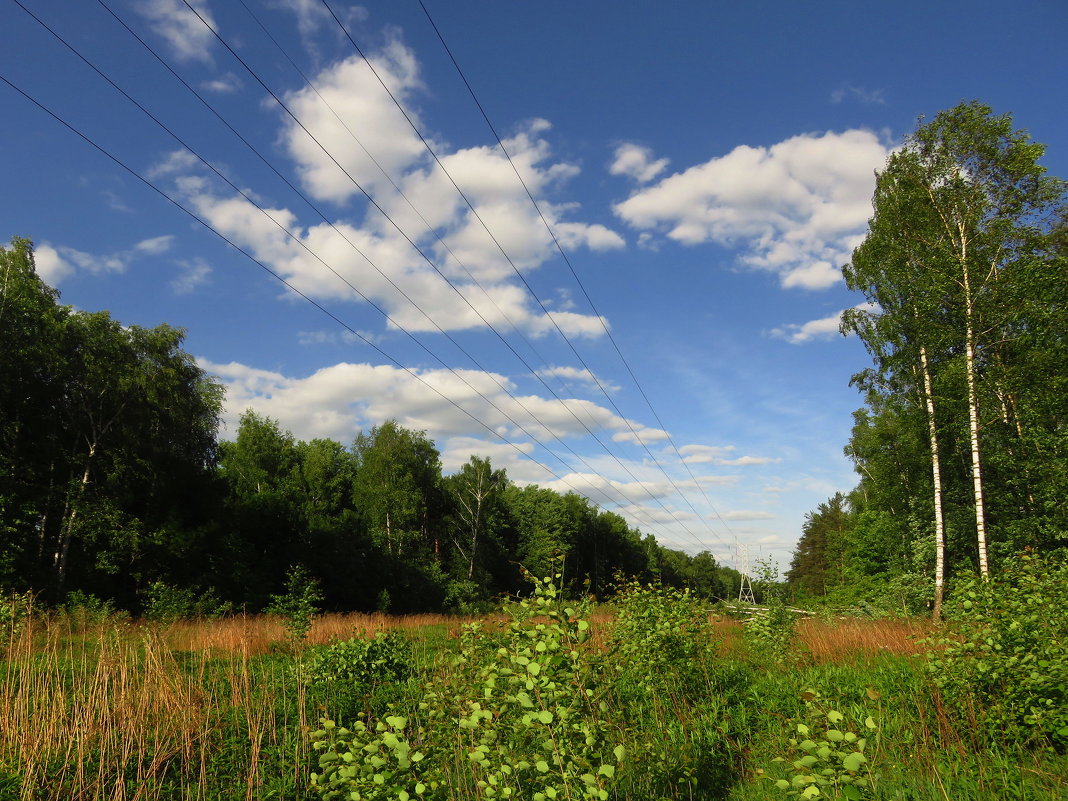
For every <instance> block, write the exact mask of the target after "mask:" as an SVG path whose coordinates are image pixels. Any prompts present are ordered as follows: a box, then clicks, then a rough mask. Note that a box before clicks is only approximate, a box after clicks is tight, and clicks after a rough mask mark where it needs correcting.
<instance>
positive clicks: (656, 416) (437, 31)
mask: <svg viewBox="0 0 1068 801" xmlns="http://www.w3.org/2000/svg"><path fill="white" fill-rule="evenodd" d="M326 1H327V0H322V2H323V3H324V4H325V3H326ZM418 1H419V6H420V8H422V10H423V14H424V15H425V16H426V18H427V21H428V22H429V23H430V27H431V28H433V30H434V33H435V34H436V35H437V37H438V41H440V42H441V46H442V48H444V50H445V53H446V54H447V55H448V57H449V60H450V61H451V62H452V65H453V67H455V68H456V72H457V74H458V75H459V76H460V80H461V81H463V84H464V86H465V87H467V91H468V93H469V94H470V95H471V99H472V100H473V101H474V103H475V106H477V107H478V110H479V113H480V114H481V115H482V119H483V120H485V121H486V125H487V126H488V127H489V129H490V132H491V133H492V134H493V137H494V139H496V140H497V144H498V145H499V146H500V148H501V152H502V153H504V156H505V158H507V159H508V163H509V164H510V165H511V166H512V171H513V172H514V173H515V176H516V178H517V179H519V183H520V184H522V186H523V190H524V191H525V192H526V195H527V197H528V198H529V199H530V202H531V204H532V205H533V206H534V208H535V210H536V211H537V213H538V217H539V219H540V220H541V222H542V224H543V225H544V226H545V229H546V231H548V232H549V236H550V237H552V240H553V244H555V245H556V249H557V250H558V251H559V252H560V255H561V256H562V257H563V259H564V262H565V263H566V264H567V267H568V270H570V272H571V275H572V276H573V277H574V279H575V283H576V284H577V285H578V287H579V289H580V290H581V291H582V295H583V297H585V298H586V302H587V303H589V305H590V309H591V310H592V311H593V313H594V316H596V317H597V319H598V320H600V321H601V324H602V326H603V327H604V332H605V334H606V335H607V336H608V341H609V342H611V343H612V347H613V348H614V349H615V351H616V354H617V355H618V356H619V360H620V361H621V362H622V363H623V366H624V367H625V368H626V370H627V373H628V374H629V375H630V377H631V380H632V381H633V382H634V386H635V387H637V389H638V392H639V393H640V394H641V396H642V398H643V399H644V400H645V404H646V406H648V407H649V411H650V412H651V413H652V415H653V418H654V419H655V420H656V423H657V425H658V426H660V430H661V431H664V432H665V433H667V434H668V442H670V443H671V447H672V449H673V450H674V451H675V455H676V456H677V457H678V458H679V461H680V462H681V463H682V465H683V466H684V467H685V468H686V472H687V473H688V474H689V476H690V479H691V480H692V481H693V482H694V484H695V485H696V486H697V487H698V489H699V490H700V491H701V494H702V495H703V496H704V499H705V502H706V503H707V504H708V507H709V508H710V509H711V510H712V512H713V514H714V515H715V517H716V518H717V519H718V520H719V521H720V523H722V524H723V527H724V528H726V529H727V531H728V532H729V533H730V534H731V535H732V536H733V537H734V540H735V543H736V544H737V540H738V535H737V534H735V533H734V531H733V530H732V529H731V527H730V525H729V524H728V523H727V521H726V520H724V519H723V516H722V515H721V514H720V513H719V510H718V509H717V508H716V505H715V504H714V503H712V499H711V498H709V496H708V493H707V492H705V489H704V487H703V486H702V485H701V483H700V482H699V481H698V480H697V477H696V476H695V475H694V473H693V470H692V469H690V465H689V462H687V461H686V459H685V458H684V457H683V455H682V453H681V451H680V450H679V448H678V446H677V445H676V444H675V440H674V438H673V437H672V436H671V434H670V432H669V431H668V429H667V428H666V427H665V426H664V423H663V421H662V420H661V419H660V415H659V414H658V413H657V411H656V409H655V408H654V407H653V403H652V401H651V400H650V399H649V396H648V395H647V394H646V392H645V389H644V388H643V387H642V384H641V382H640V381H639V380H638V376H637V375H636V374H635V372H634V370H633V368H632V367H631V365H630V362H628V361H627V358H626V357H625V356H624V355H623V351H622V349H621V348H620V347H619V343H618V342H617V341H616V338H615V337H614V336H612V332H611V330H610V329H609V328H608V326H607V325H604V317H603V316H602V315H601V313H600V312H599V311H598V309H597V306H596V305H595V304H594V302H593V298H591V297H590V294H589V292H587V291H586V287H585V285H584V284H583V283H582V279H580V278H579V275H578V272H577V271H576V270H575V266H574V265H573V264H572V262H571V259H570V257H569V256H568V255H567V252H566V251H565V250H564V248H563V246H562V245H561V244H560V240H559V238H558V237H557V236H556V234H555V232H554V231H553V230H552V226H550V225H549V221H548V220H547V219H546V218H545V215H544V214H543V213H542V210H541V206H540V205H539V204H538V201H537V200H536V199H535V198H534V195H533V193H532V192H531V191H530V188H529V187H528V186H527V183H526V181H525V180H523V176H522V174H521V173H520V172H519V170H518V169H517V168H516V166H515V162H514V161H513V160H512V156H511V154H510V153H509V152H508V148H507V147H506V146H505V144H504V141H503V140H502V139H501V136H500V134H498V132H497V129H496V127H495V126H494V125H493V122H492V121H491V120H490V118H489V114H487V113H486V109H485V108H484V107H483V105H482V103H481V101H479V99H478V95H477V94H476V93H475V89H474V87H473V86H472V85H471V82H470V81H469V80H468V79H467V75H466V74H465V73H464V71H463V69H462V68H461V67H460V63H459V62H458V61H457V60H456V57H455V56H454V55H453V52H452V50H451V49H450V48H449V45H448V43H447V42H446V41H445V37H444V35H443V34H442V33H441V30H440V29H439V28H438V26H437V23H436V22H434V18H433V17H432V16H431V15H430V11H429V9H427V7H426V3H424V2H423V0H418ZM335 19H337V18H336V17H335ZM620 416H622V415H620ZM635 436H637V434H635ZM646 450H648V449H646ZM650 455H651V454H650ZM654 458H655V457H654ZM661 469H663V468H661ZM665 475H666V471H665ZM676 489H677V488H676ZM680 494H681V493H680ZM690 508H691V509H693V505H692V504H691V505H690ZM693 511H694V512H696V511H697V510H696V509H693Z"/></svg>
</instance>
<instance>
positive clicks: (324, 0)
mask: <svg viewBox="0 0 1068 801" xmlns="http://www.w3.org/2000/svg"><path fill="white" fill-rule="evenodd" d="M183 1H184V2H185V4H186V5H187V6H188V7H189V8H190V9H191V10H193V11H194V13H195V9H193V7H192V6H191V5H190V3H189V0H183ZM321 2H322V4H323V6H324V7H325V8H326V9H327V11H328V12H329V13H330V16H331V17H332V18H333V19H334V21H335V23H336V24H337V25H338V27H339V28H340V29H341V31H342V32H343V33H344V35H345V37H346V38H347V39H348V40H349V42H350V43H351V44H352V46H353V48H354V49H355V50H356V52H357V53H358V54H359V55H360V56H361V57H362V58H363V60H364V63H365V64H366V65H367V66H368V68H369V69H370V70H371V72H372V73H373V74H374V75H375V77H376V78H377V80H378V82H379V83H380V84H381V85H382V88H383V89H385V91H386V93H387V94H388V95H389V96H390V98H391V99H392V100H393V102H394V104H396V106H397V108H398V109H400V111H401V113H402V114H403V115H404V118H405V119H406V120H407V122H408V124H409V125H410V126H411V128H412V130H413V131H414V132H415V133H416V135H417V136H418V137H419V139H420V141H421V142H422V143H423V146H424V147H425V148H426V149H427V152H429V153H430V155H431V156H432V157H433V159H434V162H435V163H436V164H437V166H438V167H439V168H440V169H441V171H442V172H443V173H444V174H445V175H446V177H448V179H449V181H450V182H451V183H452V185H453V187H454V188H455V189H456V191H457V192H458V193H459V195H460V197H461V198H463V200H464V202H465V203H466V204H467V206H468V208H469V209H470V210H471V213H472V215H473V216H474V217H475V219H476V220H478V222H479V223H480V224H481V225H482V227H483V228H484V229H485V231H486V233H487V234H488V235H489V237H490V239H492V240H493V242H494V244H496V246H497V248H498V249H499V250H500V252H501V254H502V255H503V256H504V258H505V260H506V261H507V262H508V264H509V265H510V266H511V268H512V270H513V271H514V272H515V273H516V275H517V276H518V277H519V279H520V281H522V283H523V285H524V286H525V287H526V289H527V291H528V292H530V294H531V296H532V297H533V298H534V300H535V301H536V302H537V304H538V305H539V306H540V307H541V309H542V311H543V312H544V313H545V315H546V317H547V318H548V319H549V320H550V322H552V323H553V326H554V327H555V328H556V330H557V332H558V333H559V334H560V336H561V338H563V340H564V341H565V342H566V343H567V345H568V347H569V348H570V350H571V352H572V353H573V354H574V355H575V358H577V359H578V360H579V362H580V363H581V364H582V366H583V367H584V368H585V369H586V371H587V372H588V373H589V375H590V376H591V378H592V379H593V381H594V383H595V384H596V385H597V387H598V388H599V389H600V390H601V392H602V393H603V394H604V396H605V398H606V399H607V400H608V402H609V404H610V405H611V406H612V408H613V409H614V410H615V412H616V414H617V415H618V416H619V417H620V418H621V419H622V420H624V422H625V423H626V424H627V426H628V428H629V429H630V432H631V435H632V436H633V437H634V439H635V441H636V442H637V443H638V444H639V445H640V446H641V447H642V449H643V450H644V451H645V452H646V454H647V455H648V456H649V458H650V459H651V460H652V461H653V463H654V464H656V466H657V467H658V468H659V469H660V471H661V473H663V474H664V477H665V478H667V480H668V482H669V483H670V484H671V486H672V487H673V488H674V489H675V491H676V492H677V493H678V494H679V496H680V497H681V498H682V499H683V500H684V501H685V502H686V503H687V505H688V506H689V507H690V509H691V510H692V511H693V512H694V514H695V515H697V517H699V518H700V519H702V520H704V519H705V518H704V515H702V514H701V513H700V512H699V511H698V510H697V509H696V508H695V507H694V505H693V503H692V502H691V501H690V500H689V497H688V496H687V495H686V493H684V492H683V491H682V489H681V488H680V487H679V486H678V484H677V483H676V482H675V480H674V479H673V478H672V477H671V475H670V474H669V473H668V472H667V470H666V468H665V467H664V466H663V464H662V463H661V462H660V460H659V459H657V457H656V455H655V454H654V453H653V452H652V450H651V449H650V448H649V446H648V445H647V444H646V442H645V441H644V440H643V439H642V438H641V436H640V435H639V434H638V432H637V431H636V430H635V429H634V426H633V425H631V423H630V421H629V419H628V418H627V417H626V416H625V415H624V414H623V412H622V411H621V410H620V409H619V406H618V405H617V404H616V402H615V400H614V399H613V398H612V397H611V395H610V394H609V392H608V391H607V389H606V388H605V387H604V386H603V384H602V383H601V381H600V379H599V378H597V375H596V373H594V371H593V370H592V369H591V368H590V367H589V365H588V364H587V363H586V361H585V359H584V358H583V357H582V355H581V354H580V353H579V351H578V349H577V348H576V347H575V345H574V343H573V342H572V341H571V339H570V338H569V337H568V336H567V334H566V333H564V331H563V330H562V329H561V328H560V326H559V324H558V323H557V322H556V320H555V319H554V318H553V317H552V314H551V313H550V312H549V310H548V309H547V308H546V307H545V305H544V303H543V302H542V301H541V299H540V298H539V297H538V295H537V293H535V292H534V290H533V288H532V287H531V286H530V284H529V282H528V281H527V280H526V277H525V276H524V275H523V274H522V272H520V270H519V269H518V267H516V265H515V263H514V262H513V261H512V259H511V257H510V256H509V255H508V253H507V252H506V251H505V250H504V248H503V247H502V246H501V244H500V242H499V241H498V240H497V238H496V237H495V236H494V234H493V232H492V231H491V230H490V228H489V226H488V225H487V224H486V222H485V221H484V220H483V219H482V217H481V215H480V214H479V213H478V211H477V209H476V208H475V206H474V204H473V203H472V202H471V200H470V199H469V198H468V197H467V195H466V194H465V193H464V191H463V190H462V189H461V188H460V187H459V185H458V184H457V183H456V181H455V179H454V178H453V177H452V175H451V174H450V173H449V171H448V169H447V168H446V167H445V165H444V164H443V163H442V162H441V159H440V158H439V157H438V155H437V153H436V152H435V151H434V149H433V147H431V145H430V143H429V142H428V141H427V139H426V137H425V136H424V135H423V134H422V132H421V131H420V130H419V127H418V126H417V125H416V124H415V122H414V120H412V118H411V116H410V115H409V114H408V112H407V110H406V109H405V108H404V106H403V104H402V103H401V102H400V101H399V100H398V99H397V97H396V96H395V95H394V94H393V92H392V90H390V88H389V86H388V85H387V84H386V82H385V81H384V80H383V79H382V76H381V75H379V73H378V71H377V70H376V69H375V67H374V65H373V64H372V63H371V61H370V59H368V58H367V56H366V54H365V53H364V51H363V49H362V48H361V47H360V45H359V44H358V43H357V42H356V40H355V39H354V38H353V36H352V34H351V32H350V31H349V30H348V28H347V26H345V24H344V23H343V22H342V21H341V19H340V18H339V17H338V16H337V14H336V13H334V10H333V8H332V7H331V6H330V3H329V2H328V0H321ZM424 11H426V9H425V6H424ZM198 16H199V15H198ZM427 17H428V19H430V17H429V13H428V14H427ZM431 24H433V20H432V19H431ZM435 30H437V28H436V26H435ZM439 38H441V36H440V32H439ZM442 44H443V45H444V44H445V43H444V39H443V38H442ZM446 50H447V51H448V48H447V46H446ZM449 55H450V58H451V52H450V53H449ZM453 63H454V64H456V62H455V59H453ZM456 66H457V70H459V66H458V65H456ZM461 77H463V73H462V71H461ZM464 82H465V84H467V86H468V89H469V90H471V87H470V84H469V83H467V80H466V78H464ZM471 93H472V97H475V95H474V92H473V90H471ZM475 102H476V104H477V103H478V100H477V97H475ZM478 105H479V109H480V110H482V106H481V104H478ZM483 116H484V118H485V119H486V122H487V123H488V124H489V125H490V129H491V131H493V134H494V136H495V138H496V139H497V142H498V144H499V145H500V147H501V149H502V151H503V152H504V154H505V157H506V158H507V159H508V162H509V164H510V165H511V166H512V169H513V170H514V171H515V173H516V175H517V176H518V177H519V179H520V182H521V183H522V185H523V188H524V190H525V191H526V193H527V196H528V197H529V198H530V200H531V202H532V203H533V204H534V207H535V209H536V210H537V213H538V216H539V217H540V219H541V221H542V223H543V224H544V225H545V228H546V230H547V231H548V233H549V236H550V237H551V239H552V241H553V242H554V244H555V245H556V247H557V249H558V250H559V251H560V253H561V255H563V257H564V260H565V262H566V263H567V264H568V267H569V268H570V270H571V273H572V275H573V276H574V277H575V280H576V282H578V284H579V287H580V289H582V292H583V294H584V295H585V296H586V299H587V301H588V302H589V303H590V307H591V309H593V311H594V314H595V315H596V316H597V318H598V319H599V320H600V322H601V325H602V327H603V328H604V330H605V332H606V333H608V336H609V339H610V341H611V342H612V344H613V345H614V347H615V349H616V351H617V352H618V353H619V356H620V358H621V359H623V355H622V352H621V351H620V350H619V346H618V344H617V343H616V342H615V338H614V337H612V335H611V332H610V331H609V329H608V325H607V324H606V323H605V319H604V317H603V316H601V315H600V314H599V312H597V310H596V307H595V306H594V305H593V302H592V300H591V299H590V297H589V295H588V293H587V292H586V289H585V287H584V286H583V285H582V283H581V281H579V279H578V275H577V273H576V272H575V269H574V267H573V266H572V264H571V261H570V259H569V258H568V256H567V254H566V252H565V251H564V250H563V247H562V246H561V245H560V242H559V239H558V238H557V236H556V234H555V232H554V231H553V230H552V227H551V226H550V225H549V223H548V221H547V220H546V219H545V215H544V213H543V212H542V210H541V207H540V206H539V205H538V203H537V201H536V200H535V199H534V197H533V195H532V194H531V192H530V189H529V187H527V184H526V182H525V181H523V179H522V176H521V175H520V174H519V170H518V169H517V168H516V166H515V163H514V161H513V160H512V157H511V155H510V154H509V153H508V150H507V148H506V147H505V146H504V143H503V141H502V140H501V138H500V136H499V135H497V132H496V129H495V128H494V127H493V125H492V123H490V122H489V118H488V116H486V115H485V112H484V111H483ZM624 364H625V365H626V367H627V370H628V371H629V372H630V375H631V378H632V379H633V380H634V381H635V384H636V385H637V386H638V389H639V391H640V392H641V394H642V396H643V397H645V399H646V402H647V403H649V401H648V397H647V396H646V394H645V391H644V390H643V389H642V388H641V385H640V384H639V383H638V381H637V377H636V375H635V374H634V372H633V370H632V369H631V368H630V365H629V364H627V362H626V360H625V359H624ZM650 409H652V406H651V404H650ZM653 414H654V417H656V419H657V423H658V425H660V428H661V430H662V431H664V432H665V433H666V434H668V439H669V441H671V443H672V446H673V447H674V448H675V452H676V454H677V455H678V456H679V459H680V461H681V462H682V463H683V465H684V466H685V467H686V470H687V472H689V474H690V477H691V479H692V480H693V482H694V483H695V485H696V486H697V487H698V489H699V490H700V491H701V492H702V494H704V496H705V499H706V501H707V502H708V503H709V506H710V508H712V509H713V511H714V512H715V514H716V517H717V518H718V519H719V520H720V522H721V523H722V524H723V526H724V527H725V528H726V529H727V531H729V532H730V533H731V534H732V535H734V532H733V531H731V529H730V526H729V525H727V523H726V521H725V520H723V518H722V516H721V515H720V514H719V512H718V511H716V509H715V506H714V504H712V503H711V500H710V499H709V498H708V495H707V493H705V491H704V487H703V486H702V485H701V483H700V481H698V480H697V478H696V476H694V475H693V472H692V470H690V468H689V465H688V464H687V463H686V462H685V460H684V459H683V457H682V455H681V453H679V451H678V448H677V447H675V445H674V441H673V440H672V439H671V437H670V432H668V431H667V429H666V428H664V425H663V423H662V421H660V419H659V416H658V415H656V412H655V410H653ZM705 522H706V524H707V521H705ZM709 531H710V532H711V533H712V534H713V536H715V537H716V539H718V540H719V541H720V544H721V545H723V546H724V547H727V546H726V543H725V542H723V540H722V539H721V538H720V537H719V536H718V535H717V534H716V533H715V531H714V529H713V528H712V527H711V526H709ZM691 536H693V535H692V534H691ZM734 536H735V537H737V535H734ZM695 539H697V538H696V537H695ZM698 542H699V543H700V540H698Z"/></svg>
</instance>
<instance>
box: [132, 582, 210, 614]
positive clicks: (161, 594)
mask: <svg viewBox="0 0 1068 801" xmlns="http://www.w3.org/2000/svg"><path fill="white" fill-rule="evenodd" d="M143 598H144V603H143V606H144V618H145V619H146V620H152V621H155V622H157V623H173V622H174V621H176V620H189V619H201V618H215V617H219V616H220V615H223V614H226V612H228V611H229V604H224V603H223V602H222V601H220V600H219V598H218V596H216V595H215V591H214V590H212V589H211V588H209V589H208V590H207V591H203V592H202V591H198V590H194V589H190V588H186V587H175V586H172V585H170V584H167V583H165V582H163V581H153V582H152V583H151V584H149V585H148V587H147V588H146V589H145V591H144V592H143Z"/></svg>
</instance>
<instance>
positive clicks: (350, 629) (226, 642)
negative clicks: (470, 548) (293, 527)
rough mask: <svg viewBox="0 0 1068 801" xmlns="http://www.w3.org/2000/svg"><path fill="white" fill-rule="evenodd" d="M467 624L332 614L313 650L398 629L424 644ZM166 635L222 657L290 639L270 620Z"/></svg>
mask: <svg viewBox="0 0 1068 801" xmlns="http://www.w3.org/2000/svg"><path fill="white" fill-rule="evenodd" d="M463 622H464V620H463V619H462V618H457V617H448V616H445V615H384V614H362V613H358V612H351V613H348V614H328V615H321V616H320V617H318V618H316V619H315V621H314V622H313V623H312V627H311V630H310V631H309V632H308V639H307V642H308V644H309V645H325V644H326V643H329V642H331V641H333V640H346V639H349V638H350V637H367V636H370V635H372V634H374V633H375V632H379V631H394V630H399V631H404V632H405V633H406V634H408V635H409V637H411V638H412V639H414V640H417V641H418V640H420V639H422V638H423V636H424V635H425V632H426V631H427V630H428V629H431V628H434V627H444V628H445V629H446V630H447V631H448V632H449V633H450V634H453V635H455V634H456V633H458V632H459V630H460V626H461V625H462V624H463ZM160 632H161V636H162V637H163V638H164V639H165V640H166V642H167V643H168V644H169V645H170V646H171V647H172V648H174V649H177V650H182V651H206V652H210V653H216V654H249V655H257V654H265V653H268V652H269V651H270V650H271V648H272V647H273V646H274V645H275V644H276V643H281V642H285V640H286V629H285V624H284V622H283V621H282V620H281V619H280V618H276V617H272V616H270V615H252V616H238V617H230V618H223V619H220V620H182V621H178V622H176V623H171V624H169V625H167V626H164V627H162V628H161V629H160Z"/></svg>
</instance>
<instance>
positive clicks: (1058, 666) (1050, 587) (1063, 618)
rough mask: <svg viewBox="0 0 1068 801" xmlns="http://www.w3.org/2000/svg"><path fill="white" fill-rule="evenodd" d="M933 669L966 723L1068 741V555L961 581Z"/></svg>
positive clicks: (936, 642)
mask: <svg viewBox="0 0 1068 801" xmlns="http://www.w3.org/2000/svg"><path fill="white" fill-rule="evenodd" d="M946 617H947V619H949V620H950V621H951V624H952V625H951V628H950V629H949V631H948V632H946V634H945V635H944V636H942V637H940V638H936V639H932V640H929V641H928V648H929V650H928V664H927V667H928V670H929V672H930V676H931V678H932V680H933V682H934V684H935V686H936V687H937V688H938V690H939V691H940V692H941V694H942V697H943V699H945V701H946V702H947V704H948V706H949V709H950V710H951V712H953V713H954V714H955V715H956V717H957V718H958V720H959V721H960V722H961V723H963V724H964V725H968V726H970V725H973V724H979V726H980V727H981V728H982V729H983V730H985V732H986V733H987V734H988V735H990V736H991V737H993V738H994V739H995V740H1021V741H1027V740H1040V741H1047V742H1050V743H1054V744H1056V745H1058V746H1059V747H1060V748H1062V749H1063V748H1064V747H1066V746H1068V560H1066V559H1065V558H1064V557H1063V556H1062V557H1061V558H1059V559H1052V558H1044V557H1040V556H1037V555H1034V554H1024V555H1022V556H1020V557H1018V558H1016V559H1013V560H1011V561H1010V562H1008V563H1007V564H1006V565H1005V567H1004V569H1003V570H1002V571H1001V573H1000V574H998V575H997V576H994V577H992V578H991V579H990V580H988V581H982V580H980V579H979V578H975V577H973V578H969V579H966V580H964V581H962V582H960V583H958V585H957V589H956V592H955V593H954V595H953V597H952V598H951V599H950V601H949V603H948V604H947V606H946Z"/></svg>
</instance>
